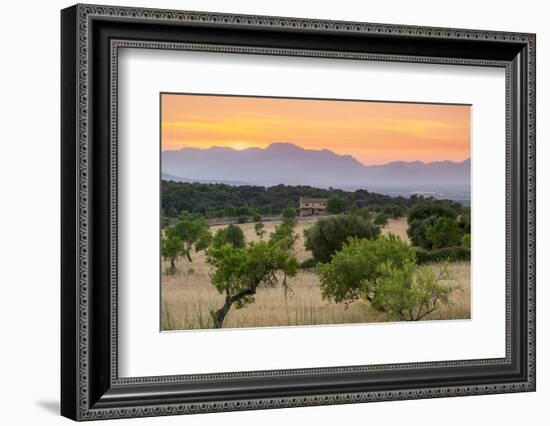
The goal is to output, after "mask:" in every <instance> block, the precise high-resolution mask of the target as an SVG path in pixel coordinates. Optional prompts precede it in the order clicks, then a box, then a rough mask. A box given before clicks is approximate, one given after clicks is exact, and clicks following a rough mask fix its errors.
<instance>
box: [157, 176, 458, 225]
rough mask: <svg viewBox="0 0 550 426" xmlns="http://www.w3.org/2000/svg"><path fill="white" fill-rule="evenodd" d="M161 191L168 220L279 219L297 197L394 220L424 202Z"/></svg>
mask: <svg viewBox="0 0 550 426" xmlns="http://www.w3.org/2000/svg"><path fill="white" fill-rule="evenodd" d="M161 191H162V213H163V217H168V218H175V217H178V216H179V214H180V213H181V212H189V213H197V214H200V215H202V216H204V217H205V218H220V217H250V218H252V217H254V216H258V215H279V214H281V213H282V212H283V211H284V210H285V209H287V208H289V207H291V208H295V209H296V208H298V207H299V205H298V202H299V199H300V197H307V198H326V199H328V205H327V209H328V211H329V213H334V214H338V213H343V212H352V211H354V210H356V209H361V208H363V207H367V206H368V208H369V209H370V210H371V211H376V212H382V211H384V214H385V215H386V216H387V217H395V216H396V215H398V216H400V215H402V213H403V211H405V210H407V209H408V208H410V207H412V206H413V205H415V204H417V203H420V202H423V201H424V200H425V198H424V197H422V196H416V195H413V196H411V197H409V198H405V197H401V196H398V197H392V196H389V195H384V194H378V193H375V192H369V191H367V190H364V189H359V190H356V191H343V190H340V189H332V188H330V189H323V188H314V187H311V186H303V185H298V186H289V185H276V186H271V187H267V188H266V187H263V186H248V185H242V186H232V185H225V184H206V183H194V182H193V183H191V182H174V181H166V180H163V181H162V187H161ZM450 203H452V202H450Z"/></svg>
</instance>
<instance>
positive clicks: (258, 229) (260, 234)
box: [254, 222, 265, 239]
mask: <svg viewBox="0 0 550 426" xmlns="http://www.w3.org/2000/svg"><path fill="white" fill-rule="evenodd" d="M264 228H265V226H264V224H263V223H262V222H258V223H256V224H254V231H255V232H256V235H257V236H258V237H260V239H263V238H264V235H265V229H264Z"/></svg>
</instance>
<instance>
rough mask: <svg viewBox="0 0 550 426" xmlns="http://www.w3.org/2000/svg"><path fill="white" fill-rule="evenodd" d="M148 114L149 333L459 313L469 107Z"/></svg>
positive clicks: (303, 103)
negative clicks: (154, 140)
mask: <svg viewBox="0 0 550 426" xmlns="http://www.w3.org/2000/svg"><path fill="white" fill-rule="evenodd" d="M160 104H161V105H160V111H161V112H160V120H161V123H160V127H161V132H160V133H161V134H160V139H161V141H160V146H161V153H160V156H161V159H160V162H161V183H160V185H161V227H160V228H161V229H160V238H161V259H160V262H161V301H160V303H161V318H160V328H161V330H162V331H173V330H192V329H219V328H228V329H234V328H255V327H288V326H313V325H329V324H330V325H336V324H351V323H372V322H395V321H419V320H466V319H470V315H471V312H470V306H471V271H470V246H471V225H470V193H471V188H470V161H471V148H470V145H471V105H465V104H434V103H412V102H384V101H370V100H342V99H309V98H284V97H259V96H237V95H217V94H187V93H161V94H160Z"/></svg>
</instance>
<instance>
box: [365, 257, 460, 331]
mask: <svg viewBox="0 0 550 426" xmlns="http://www.w3.org/2000/svg"><path fill="white" fill-rule="evenodd" d="M379 271H380V278H379V279H378V280H376V281H366V282H365V288H364V290H363V292H364V293H365V294H367V295H370V294H371V295H372V297H371V299H370V303H371V306H372V307H373V308H374V309H376V310H377V311H380V312H384V313H385V314H386V317H387V318H388V319H397V320H400V321H419V320H421V319H422V318H424V317H426V316H427V315H429V314H431V313H432V312H434V311H435V310H436V309H437V308H438V307H439V305H448V304H449V303H450V302H449V296H450V295H451V293H452V292H453V291H454V290H455V289H456V288H457V287H456V286H451V285H444V284H442V282H443V281H451V280H453V279H454V277H453V276H452V274H451V273H450V271H449V269H448V268H447V266H446V265H445V266H444V267H443V269H442V270H441V271H440V272H439V273H437V274H436V273H435V271H434V270H433V269H432V268H429V267H425V266H424V267H421V266H418V265H417V264H416V263H415V262H413V261H406V262H405V263H404V264H403V266H402V267H401V268H399V267H396V266H395V265H394V264H393V263H392V262H386V263H383V264H382V265H380V268H379Z"/></svg>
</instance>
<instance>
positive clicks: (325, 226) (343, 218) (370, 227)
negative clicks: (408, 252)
mask: <svg viewBox="0 0 550 426" xmlns="http://www.w3.org/2000/svg"><path fill="white" fill-rule="evenodd" d="M379 235H380V228H379V227H378V226H376V225H374V224H373V223H372V222H371V221H370V220H366V219H363V218H362V217H361V216H358V215H340V216H335V217H330V218H324V219H320V220H318V221H317V222H316V223H315V225H313V226H312V227H311V228H308V229H306V230H305V231H304V238H305V248H306V250H310V251H311V253H312V254H313V258H314V259H315V260H317V261H319V262H330V259H331V257H332V255H333V254H334V253H336V252H337V251H338V250H340V249H341V248H342V245H343V244H344V242H346V241H347V239H348V238H349V237H358V238H366V239H374V238H377V237H378V236H379Z"/></svg>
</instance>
